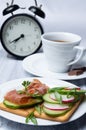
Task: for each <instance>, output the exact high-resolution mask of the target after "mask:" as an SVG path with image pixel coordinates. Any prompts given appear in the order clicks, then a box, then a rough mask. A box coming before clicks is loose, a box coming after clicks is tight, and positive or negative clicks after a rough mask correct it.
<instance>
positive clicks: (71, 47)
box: [41, 32, 85, 73]
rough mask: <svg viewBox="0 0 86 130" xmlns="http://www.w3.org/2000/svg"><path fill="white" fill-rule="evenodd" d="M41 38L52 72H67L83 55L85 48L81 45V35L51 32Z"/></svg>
mask: <svg viewBox="0 0 86 130" xmlns="http://www.w3.org/2000/svg"><path fill="white" fill-rule="evenodd" d="M41 39H42V44H43V51H44V55H45V58H46V61H47V64H48V68H49V70H50V71H52V72H56V73H64V72H67V71H68V70H69V69H70V67H71V65H73V64H75V63H77V62H78V61H79V60H80V59H81V58H82V57H83V53H84V51H85V49H84V47H81V46H79V45H80V42H81V37H80V36H79V35H77V34H73V33H67V32H49V33H45V34H43V35H42V36H41ZM77 54H78V55H77Z"/></svg>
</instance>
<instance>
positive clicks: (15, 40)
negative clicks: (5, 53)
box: [10, 34, 24, 43]
mask: <svg viewBox="0 0 86 130" xmlns="http://www.w3.org/2000/svg"><path fill="white" fill-rule="evenodd" d="M21 38H24V34H21V35H20V36H19V37H18V38H16V39H14V40H13V41H11V42H10V43H12V42H17V41H18V40H19V39H21Z"/></svg>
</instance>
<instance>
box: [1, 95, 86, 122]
mask: <svg viewBox="0 0 86 130" xmlns="http://www.w3.org/2000/svg"><path fill="white" fill-rule="evenodd" d="M84 97H85V96H84V95H82V96H81V98H80V100H79V101H78V102H77V103H75V104H74V106H73V107H72V108H71V109H70V110H69V111H68V112H67V113H66V114H65V115H62V116H58V117H51V116H48V115H46V114H45V113H44V112H42V113H41V114H39V113H38V112H37V111H36V110H35V109H34V107H33V108H28V109H15V110H14V109H11V108H7V107H6V106H5V105H4V104H3V103H0V109H1V110H4V111H7V112H10V113H13V114H16V115H19V116H23V117H26V116H27V115H29V114H30V113H32V112H33V111H34V116H35V117H37V118H41V119H45V120H51V121H57V122H66V121H68V120H69V119H70V117H71V116H72V115H73V114H74V112H75V111H76V110H77V109H78V107H79V105H80V103H81V102H82V101H83V100H84Z"/></svg>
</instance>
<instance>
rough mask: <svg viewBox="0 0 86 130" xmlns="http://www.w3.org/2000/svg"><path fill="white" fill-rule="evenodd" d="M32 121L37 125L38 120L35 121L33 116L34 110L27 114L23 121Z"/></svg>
mask: <svg viewBox="0 0 86 130" xmlns="http://www.w3.org/2000/svg"><path fill="white" fill-rule="evenodd" d="M30 121H31V122H32V123H33V124H35V125H37V124H38V122H37V119H36V118H35V116H34V112H32V113H31V114H29V115H28V116H27V117H26V120H25V122H26V123H28V122H30Z"/></svg>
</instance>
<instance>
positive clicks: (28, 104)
mask: <svg viewBox="0 0 86 130" xmlns="http://www.w3.org/2000/svg"><path fill="white" fill-rule="evenodd" d="M22 85H23V86H24V89H21V90H11V91H9V92H7V93H6V94H5V96H4V100H3V102H1V103H0V109H1V110H4V111H8V112H11V113H14V114H17V115H20V116H23V117H26V118H27V117H32V115H33V116H34V117H35V118H36V117H37V118H41V119H45V120H51V121H57V122H66V121H68V120H69V119H70V117H71V116H72V115H73V114H74V112H75V111H76V110H77V109H78V107H79V106H80V104H81V102H82V101H83V100H84V98H85V93H86V90H81V89H80V88H79V87H77V88H69V87H55V88H50V87H49V86H47V85H46V84H44V83H42V82H41V81H39V80H38V79H34V80H33V81H32V82H29V81H24V82H23V83H22Z"/></svg>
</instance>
